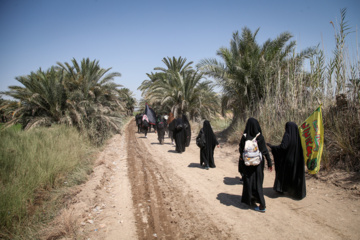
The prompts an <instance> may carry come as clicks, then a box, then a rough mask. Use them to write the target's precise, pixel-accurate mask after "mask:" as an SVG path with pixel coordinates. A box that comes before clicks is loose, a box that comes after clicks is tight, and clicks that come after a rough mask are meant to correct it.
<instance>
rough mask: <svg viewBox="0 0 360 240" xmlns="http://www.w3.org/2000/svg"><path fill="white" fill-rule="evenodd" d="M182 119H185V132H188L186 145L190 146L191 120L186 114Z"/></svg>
mask: <svg viewBox="0 0 360 240" xmlns="http://www.w3.org/2000/svg"><path fill="white" fill-rule="evenodd" d="M182 119H183V123H184V127H185V133H186V142H185V147H188V146H190V140H191V126H190V123H189V120H188V119H187V117H186V115H185V114H183V115H182Z"/></svg>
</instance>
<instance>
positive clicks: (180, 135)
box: [173, 117, 186, 153]
mask: <svg viewBox="0 0 360 240" xmlns="http://www.w3.org/2000/svg"><path fill="white" fill-rule="evenodd" d="M174 121H175V130H174V132H173V135H174V139H175V145H176V151H177V152H178V153H183V152H185V147H186V146H185V144H186V130H185V126H184V121H183V118H182V117H179V118H177V119H175V120H174Z"/></svg>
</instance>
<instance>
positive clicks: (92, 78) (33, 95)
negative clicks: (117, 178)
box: [0, 59, 136, 239]
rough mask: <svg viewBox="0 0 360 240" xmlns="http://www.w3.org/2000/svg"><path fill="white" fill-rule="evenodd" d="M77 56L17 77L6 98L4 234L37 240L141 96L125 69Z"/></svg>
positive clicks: (1, 183)
mask: <svg viewBox="0 0 360 240" xmlns="http://www.w3.org/2000/svg"><path fill="white" fill-rule="evenodd" d="M110 69H111V68H108V69H104V68H101V67H100V65H99V62H98V61H90V60H89V59H83V60H82V61H81V62H80V63H78V62H77V61H76V60H75V59H73V60H72V62H71V64H69V63H64V64H62V63H58V65H57V66H53V67H51V68H50V69H48V70H46V71H43V70H41V69H39V70H38V71H36V72H31V73H30V74H29V75H27V76H21V77H17V78H16V80H17V81H18V82H19V83H21V85H22V86H9V91H6V92H2V93H1V94H3V95H5V96H8V97H11V98H12V100H5V99H3V98H0V113H1V120H0V123H1V125H0V138H1V142H0V188H1V193H0V209H1V210H0V222H1V226H0V238H2V239H37V238H38V237H39V236H38V235H37V230H36V229H38V227H39V226H40V225H42V224H44V223H46V222H47V221H49V220H51V219H52V218H53V217H55V216H56V214H57V211H58V210H59V209H61V207H63V204H64V203H65V202H66V201H64V197H65V196H66V195H68V194H69V191H70V190H69V189H70V188H69V187H71V186H74V185H77V184H80V183H83V182H84V181H86V179H87V176H88V174H89V173H91V171H92V167H93V160H94V158H95V155H94V154H95V153H96V152H97V151H98V150H99V149H100V148H101V146H102V145H103V144H104V143H105V141H106V140H107V139H108V138H109V137H110V136H112V135H113V134H115V133H120V132H121V129H122V127H123V125H124V123H125V122H127V121H128V119H129V116H131V115H132V112H133V110H134V107H135V105H136V100H135V98H134V97H133V96H132V95H133V94H132V92H131V91H130V90H129V89H127V88H124V87H122V86H121V85H119V84H116V83H114V82H113V80H114V78H115V77H119V76H120V73H116V72H115V73H111V72H109V71H110Z"/></svg>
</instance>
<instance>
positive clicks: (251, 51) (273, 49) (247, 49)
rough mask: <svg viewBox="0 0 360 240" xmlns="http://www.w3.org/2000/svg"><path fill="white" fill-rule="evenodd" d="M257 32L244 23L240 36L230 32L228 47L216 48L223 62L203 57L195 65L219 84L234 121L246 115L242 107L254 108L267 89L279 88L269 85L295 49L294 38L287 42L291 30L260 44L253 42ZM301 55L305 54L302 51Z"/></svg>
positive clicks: (224, 107)
mask: <svg viewBox="0 0 360 240" xmlns="http://www.w3.org/2000/svg"><path fill="white" fill-rule="evenodd" d="M258 32H259V29H257V30H256V31H255V32H254V33H252V32H251V30H250V29H248V28H246V27H245V28H244V29H243V31H242V34H241V36H240V35H239V32H235V33H233V38H232V40H231V42H230V48H224V47H223V48H220V49H219V50H218V51H217V55H218V56H220V57H221V58H222V60H223V62H220V61H218V60H217V59H204V60H201V61H200V63H199V64H198V65H197V68H198V69H199V70H200V71H202V72H203V73H204V74H206V75H208V76H210V77H213V78H214V79H215V80H216V81H217V82H218V84H219V85H220V86H221V87H222V89H223V96H222V99H221V106H222V110H223V112H224V111H225V110H227V109H231V110H232V111H233V113H234V119H233V124H235V123H236V122H237V121H238V120H239V118H240V116H243V117H246V116H245V114H244V113H245V110H254V109H255V108H256V106H257V105H258V103H259V102H260V101H261V100H263V99H264V98H265V97H266V96H268V95H269V93H268V92H267V91H271V90H272V91H276V90H279V89H278V88H275V87H274V88H273V89H271V88H270V87H269V86H274V85H275V84H276V83H277V78H275V77H274V76H277V75H278V73H279V72H281V70H283V71H284V72H285V71H286V67H287V60H288V59H287V58H288V57H289V55H290V54H291V53H293V51H294V47H295V42H293V41H292V42H290V43H288V44H287V42H288V41H289V40H290V38H291V37H292V35H291V34H290V33H288V32H285V33H282V34H280V35H279V36H278V37H277V38H276V39H275V40H270V39H269V40H267V41H266V42H265V43H264V44H263V45H262V46H261V45H259V44H258V43H257V42H256V36H257V34H258ZM302 56H303V57H305V55H304V54H303V55H302ZM299 63H300V61H298V64H299ZM275 86H276V85H275ZM279 87H280V86H279Z"/></svg>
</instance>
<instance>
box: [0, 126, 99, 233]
mask: <svg viewBox="0 0 360 240" xmlns="http://www.w3.org/2000/svg"><path fill="white" fill-rule="evenodd" d="M20 128H21V126H20ZM0 139H1V141H0V189H1V191H0V222H1V225H0V238H10V237H11V236H12V235H11V234H12V233H14V232H16V231H19V229H17V228H19V226H21V225H22V223H23V222H25V221H26V220H27V219H29V217H31V216H32V215H33V214H34V213H35V212H36V208H37V205H38V204H39V202H38V200H39V198H41V197H43V196H44V194H41V193H42V192H48V190H50V189H53V188H56V187H59V186H64V185H69V186H70V185H74V184H79V183H81V182H83V181H85V179H86V176H87V171H89V169H91V166H90V165H91V160H90V157H89V154H90V153H91V152H92V151H93V150H92V149H93V148H92V147H91V146H90V144H89V141H88V140H87V139H86V138H84V137H82V136H81V135H80V134H79V133H78V131H77V130H76V129H74V128H70V127H66V126H54V127H51V128H36V129H33V130H31V131H19V129H18V127H11V128H8V129H5V130H3V131H0ZM86 166H88V167H86Z"/></svg>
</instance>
